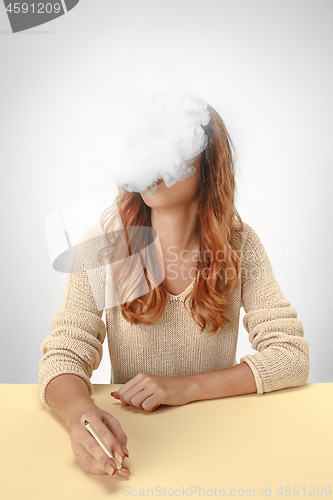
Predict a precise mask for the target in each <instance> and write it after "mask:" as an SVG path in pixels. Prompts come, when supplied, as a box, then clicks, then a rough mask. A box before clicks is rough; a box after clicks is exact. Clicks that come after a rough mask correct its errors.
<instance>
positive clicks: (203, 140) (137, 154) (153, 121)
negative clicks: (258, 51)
mask: <svg viewBox="0 0 333 500" xmlns="http://www.w3.org/2000/svg"><path fill="white" fill-rule="evenodd" d="M209 121H210V116H209V112H208V109H207V104H206V103H205V102H204V101H203V100H202V99H200V98H199V97H197V96H196V95H194V94H188V93H186V94H185V93H179V92H173V93H172V92H168V91H156V92H154V93H152V94H150V95H149V96H148V97H146V98H145V99H144V100H143V102H142V103H141V105H140V106H139V110H138V112H137V113H135V114H134V115H131V116H129V117H128V123H129V125H128V128H127V131H126V132H125V134H124V136H123V139H122V141H121V147H120V148H118V151H119V152H118V154H115V155H114V156H113V158H110V159H109V161H108V163H109V165H110V168H108V169H107V170H108V172H107V175H108V176H109V177H111V178H112V180H113V181H114V182H115V183H116V184H117V185H118V186H119V187H122V188H123V189H125V190H126V191H129V192H133V191H136V192H142V191H146V190H147V189H148V188H151V189H150V190H149V191H148V192H147V194H148V195H151V194H153V192H155V190H156V183H157V181H158V180H159V179H163V180H164V182H165V184H166V186H167V187H171V186H172V185H174V184H175V183H176V182H178V181H180V180H183V179H185V178H186V177H189V176H190V175H193V173H194V172H195V168H194V167H191V166H190V164H191V163H192V162H193V161H194V159H195V158H196V157H197V156H198V155H199V154H200V153H201V152H202V151H204V149H205V148H206V146H207V141H208V139H207V136H206V134H205V131H204V130H203V128H202V125H203V126H205V125H207V124H208V123H209ZM105 164H106V162H105Z"/></svg>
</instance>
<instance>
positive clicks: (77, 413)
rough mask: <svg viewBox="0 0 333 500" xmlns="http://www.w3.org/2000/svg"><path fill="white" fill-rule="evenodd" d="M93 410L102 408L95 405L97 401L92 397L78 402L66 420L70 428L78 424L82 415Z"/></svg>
mask: <svg viewBox="0 0 333 500" xmlns="http://www.w3.org/2000/svg"><path fill="white" fill-rule="evenodd" d="M91 410H100V408H99V407H98V406H97V405H95V403H94V402H93V401H92V400H91V399H90V400H84V401H79V402H76V403H75V404H74V405H73V407H72V408H71V410H70V412H69V415H68V417H67V419H66V420H67V421H66V422H65V423H66V425H67V426H68V428H69V429H70V430H72V428H73V427H74V425H76V424H77V423H78V422H79V421H80V418H81V416H82V415H83V414H84V413H87V412H88V411H91Z"/></svg>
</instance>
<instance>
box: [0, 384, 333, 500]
mask: <svg viewBox="0 0 333 500" xmlns="http://www.w3.org/2000/svg"><path fill="white" fill-rule="evenodd" d="M119 387H121V386H120V385H117V384H116V385H112V386H110V385H95V392H94V396H93V399H94V401H95V402H96V404H97V405H98V406H100V407H101V408H102V409H104V410H106V411H108V412H109V413H111V414H112V415H114V416H115V417H116V418H117V419H118V420H119V421H120V423H121V425H122V427H123V429H124V431H125V432H126V434H127V436H128V449H129V453H130V458H127V459H126V460H125V464H127V466H128V467H129V468H130V470H131V476H130V477H129V478H120V477H111V476H94V475H91V474H87V473H85V472H84V471H83V470H82V469H81V467H80V466H79V465H78V464H77V462H76V460H75V458H74V455H73V453H72V449H71V444H70V435H69V431H68V430H67V428H66V427H65V425H64V424H63V423H62V422H61V421H60V420H59V419H58V418H57V417H56V416H55V415H54V414H53V412H52V411H51V410H49V409H47V408H45V407H43V405H42V404H41V403H40V401H39V396H38V385H35V384H31V385H29V384H27V385H23V384H22V385H1V386H0V391H1V403H2V410H1V441H0V443H1V464H0V471H1V481H0V498H1V499H2V500H24V499H25V498H27V499H29V500H39V499H40V500H53V499H54V500H67V499H68V500H86V499H89V500H95V499H96V500H102V499H103V498H111V497H112V498H113V499H114V498H126V497H127V498H134V497H141V498H151V497H154V498H156V497H163V498H170V497H181V498H205V499H206V498H207V497H212V498H226V497H228V496H229V497H235V498H253V497H256V498H258V497H259V498H263V497H269V498H277V499H280V500H281V499H285V498H287V497H288V496H290V497H291V498H305V497H312V498H329V497H331V498H333V432H332V423H333V383H326V384H306V385H305V386H303V387H297V388H291V389H284V390H281V391H275V392H272V393H267V394H263V395H259V394H249V395H245V396H235V397H231V398H223V399H219V400H217V399H215V400H209V401H197V402H194V403H190V404H188V405H185V406H179V407H171V406H168V407H160V408H159V409H157V410H156V411H154V412H153V413H148V412H145V411H144V410H139V409H137V408H133V407H131V406H122V405H121V403H120V402H119V401H117V400H115V399H113V398H111V396H110V395H109V393H110V392H111V390H116V389H118V388H119ZM297 491H298V494H297ZM279 493H280V494H279Z"/></svg>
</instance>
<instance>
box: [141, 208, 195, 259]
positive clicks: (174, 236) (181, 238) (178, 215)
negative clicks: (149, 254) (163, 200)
mask: <svg viewBox="0 0 333 500" xmlns="http://www.w3.org/2000/svg"><path fill="white" fill-rule="evenodd" d="M197 217H198V205H197V203H196V204H193V205H192V206H187V207H186V210H185V209H184V210H181V209H179V208H178V209H177V210H170V209H167V210H160V209H152V211H151V225H152V227H153V228H154V229H155V230H156V231H157V234H158V236H159V239H160V242H161V246H162V250H163V252H168V251H169V248H170V247H172V248H171V250H172V252H174V253H176V254H177V255H180V253H181V252H182V251H183V250H189V251H192V250H193V249H196V248H198V247H199V243H198V232H197Z"/></svg>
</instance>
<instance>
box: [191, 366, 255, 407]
mask: <svg viewBox="0 0 333 500" xmlns="http://www.w3.org/2000/svg"><path fill="white" fill-rule="evenodd" d="M185 380H186V382H185ZM184 382H185V383H186V386H187V390H188V395H189V399H190V401H201V400H204V399H218V398H227V397H230V396H241V395H242V394H252V393H254V392H257V386H256V383H255V379H254V375H253V373H252V370H251V368H250V367H249V365H248V364H247V363H245V362H242V363H240V364H238V365H236V366H233V367H231V368H225V369H224V370H216V371H214V372H208V373H200V374H198V375H190V376H188V377H184Z"/></svg>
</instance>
